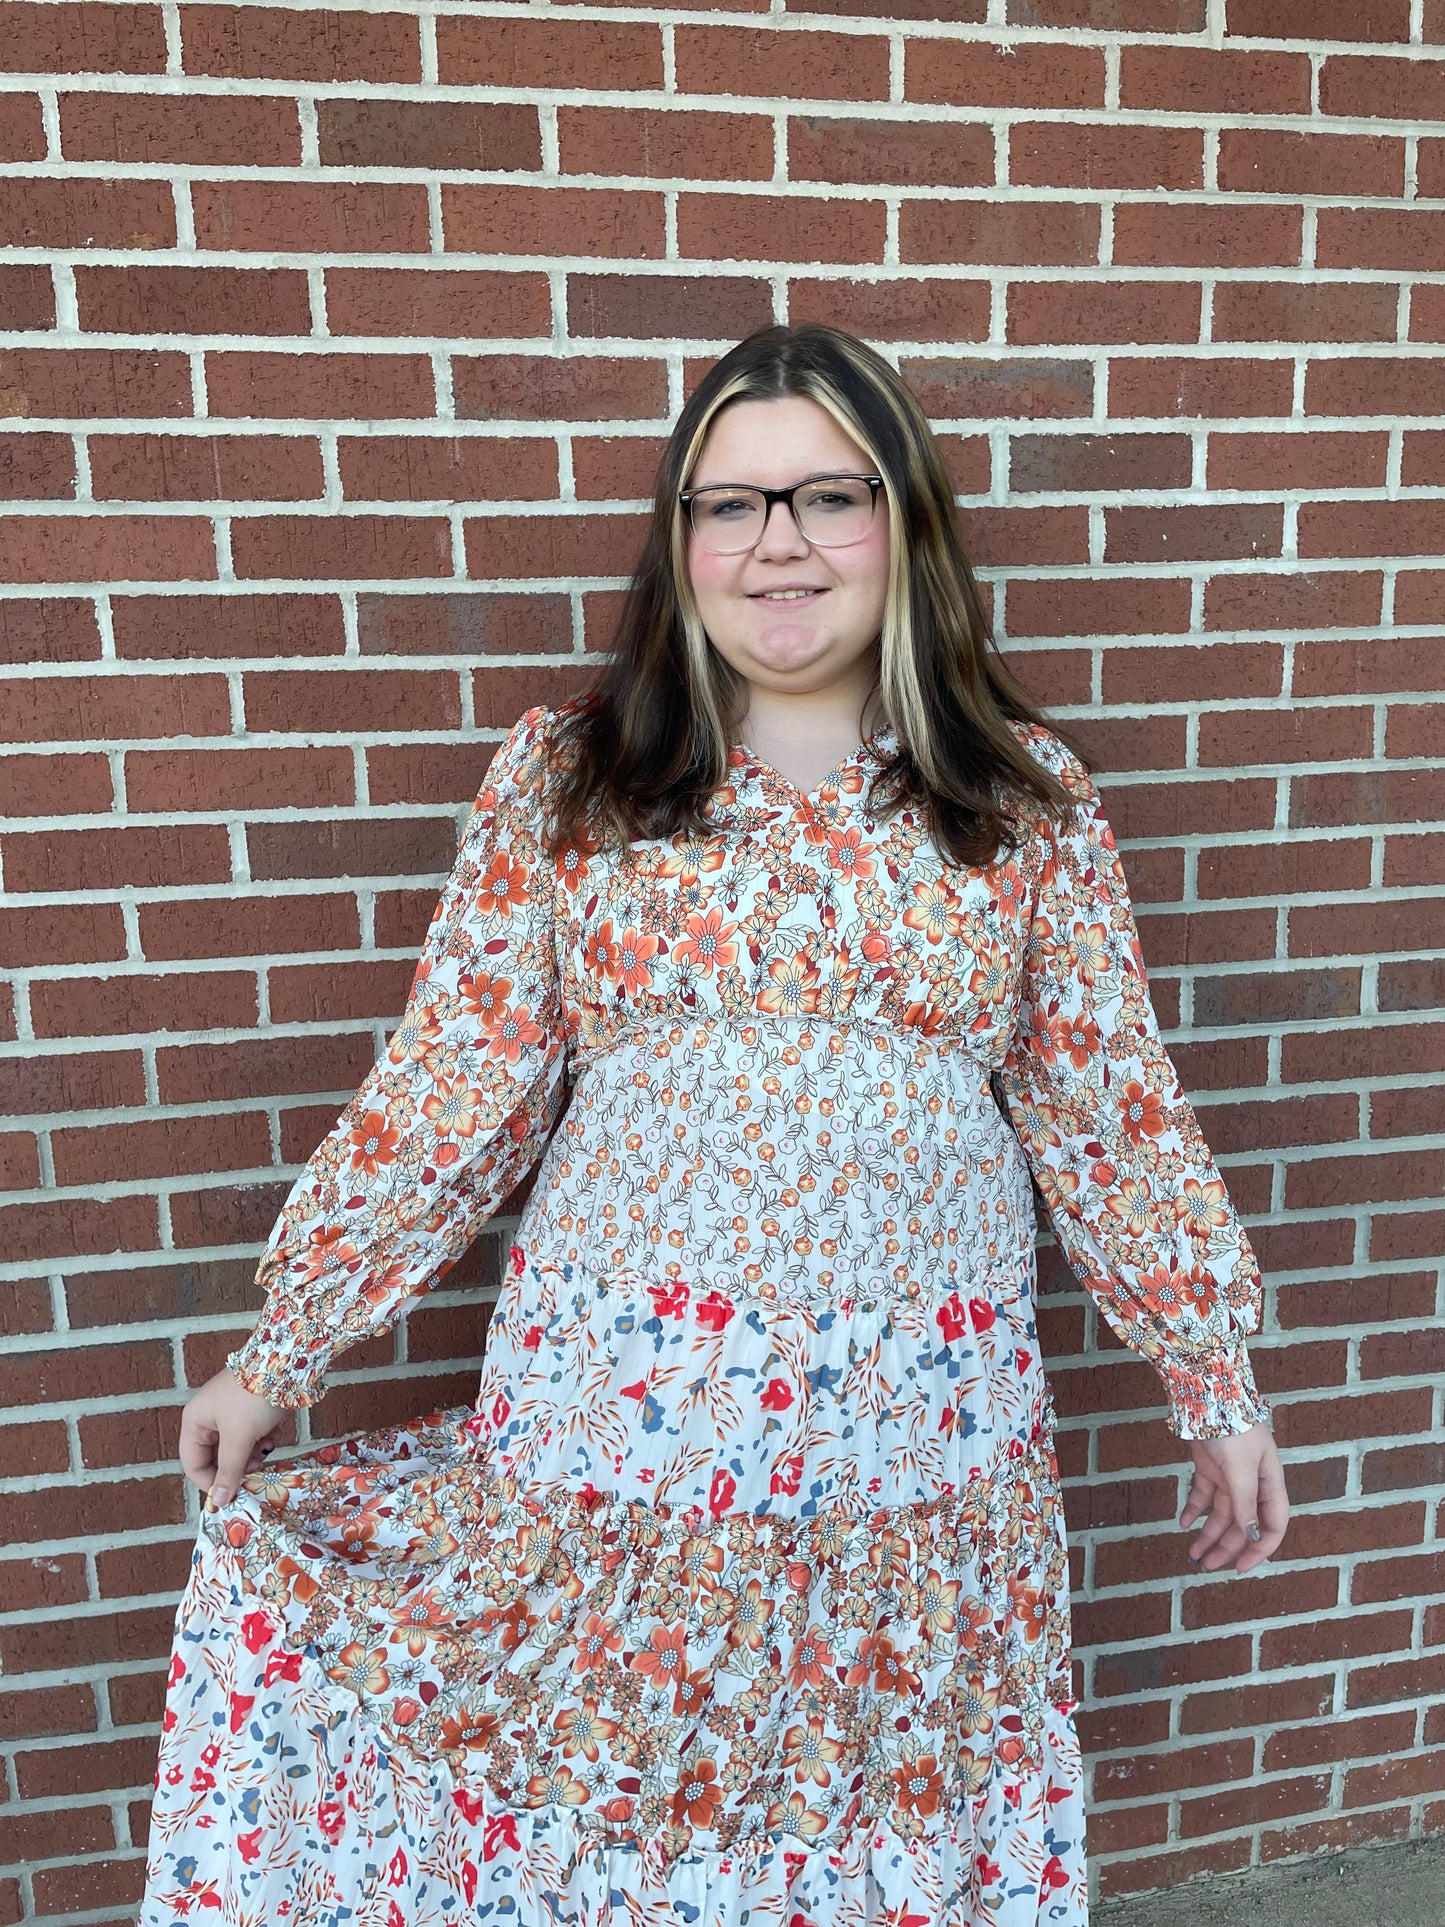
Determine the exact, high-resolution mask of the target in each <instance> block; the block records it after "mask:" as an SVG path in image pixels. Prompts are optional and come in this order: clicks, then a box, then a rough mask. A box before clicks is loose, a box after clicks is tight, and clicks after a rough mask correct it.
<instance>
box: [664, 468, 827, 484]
mask: <svg viewBox="0 0 1445 1927" xmlns="http://www.w3.org/2000/svg"><path fill="white" fill-rule="evenodd" d="M864 472H865V471H864V470H862V469H852V468H815V469H814V470H813V471H812V472H811V473H810V474H808V475H801V476H799V478H798V480H797V481H796V482H783V483H781V484H780V486H781V487H783V488H801V487H802V486H803V484H804V482H826V481H827V480H828V479H829V477H830V476H836V475H861V474H863V473H864ZM688 486H689V487H690V488H766V487H767V486H768V484H767V483H766V482H691V483H689V484H688Z"/></svg>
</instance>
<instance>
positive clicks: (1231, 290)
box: [1212, 281, 1399, 488]
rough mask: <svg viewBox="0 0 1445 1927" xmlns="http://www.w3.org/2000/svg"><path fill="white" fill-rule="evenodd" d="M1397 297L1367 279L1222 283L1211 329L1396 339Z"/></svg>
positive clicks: (1234, 336)
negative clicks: (1309, 282)
mask: <svg viewBox="0 0 1445 1927" xmlns="http://www.w3.org/2000/svg"><path fill="white" fill-rule="evenodd" d="M1398 301H1399V294H1398V290H1397V289H1395V288H1391V287H1386V286H1384V285H1383V284H1380V283H1375V282H1369V281H1364V282H1361V281H1348V282H1346V281H1341V282H1333V283H1326V284H1325V285H1323V286H1313V285H1310V284H1307V283H1293V284H1292V283H1290V282H1285V281H1222V282H1220V284H1219V285H1218V286H1217V287H1216V288H1215V290H1214V322H1213V329H1212V332H1213V336H1214V339H1215V340H1216V341H1304V342H1315V341H1393V340H1394V339H1395V332H1396V311H1397V306H1398ZM1272 438H1273V431H1272V434H1271V439H1272ZM1309 439H1310V440H1313V441H1318V440H1322V439H1323V440H1328V437H1327V436H1324V437H1322V436H1321V435H1320V434H1319V432H1318V431H1314V432H1312V433H1311V434H1310V436H1309ZM1349 486H1352V487H1356V488H1357V487H1359V486H1360V484H1359V482H1358V481H1354V482H1352V483H1351V484H1350V485H1349Z"/></svg>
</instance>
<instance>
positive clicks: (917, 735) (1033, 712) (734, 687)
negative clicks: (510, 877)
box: [548, 322, 1089, 864]
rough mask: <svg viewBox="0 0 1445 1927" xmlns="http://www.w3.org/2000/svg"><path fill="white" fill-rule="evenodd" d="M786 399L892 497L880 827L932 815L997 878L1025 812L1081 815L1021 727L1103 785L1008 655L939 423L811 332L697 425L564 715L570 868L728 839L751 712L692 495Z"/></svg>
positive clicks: (791, 330) (741, 362) (721, 396)
mask: <svg viewBox="0 0 1445 1927" xmlns="http://www.w3.org/2000/svg"><path fill="white" fill-rule="evenodd" d="M785 395H802V396H806V397H807V398H808V399H810V400H812V401H815V402H817V403H818V404H819V405H820V406H821V407H823V408H826V409H827V410H828V413H829V414H830V415H832V416H833V418H834V420H835V421H837V422H838V424H839V425H840V427H842V428H843V429H844V430H845V431H846V432H847V433H848V434H849V435H851V436H852V437H853V439H854V440H855V441H856V442H857V443H858V444H859V446H860V447H861V448H862V449H863V450H864V451H865V453H866V454H867V457H868V459H869V461H870V462H872V463H873V464H874V470H875V473H877V474H879V475H881V476H882V477H883V480H884V488H883V490H882V491H881V493H882V494H883V496H884V498H885V500H886V502H887V512H888V517H889V534H890V564H889V583H888V595H887V602H886V606H885V611H884V617H883V627H882V632H881V637H880V648H879V663H878V675H877V678H876V680H875V683H874V690H876V692H877V694H878V699H879V706H880V707H881V710H882V712H883V716H884V718H885V719H886V721H887V722H889V723H891V724H892V726H893V728H894V730H895V731H896V733H897V738H898V743H897V750H896V753H895V754H894V755H892V756H890V757H888V758H886V759H885V760H884V762H883V764H882V767H880V768H879V769H878V770H877V771H876V773H875V775H874V778H873V784H872V789H871V791H870V794H869V798H868V804H869V808H870V812H871V813H872V814H874V815H879V816H887V815H892V814H893V813H895V812H896V811H897V810H900V809H903V808H905V807H912V808H914V809H916V810H917V811H918V813H919V815H920V817H921V818H922V820H923V822H924V823H925V825H926V827H927V828H928V830H929V832H930V834H931V835H932V836H933V838H934V840H935V842H936V843H937V845H938V848H939V850H940V851H941V852H942V853H943V854H944V855H945V856H946V857H947V858H948V859H949V860H950V861H952V862H954V863H957V864H986V863H990V862H992V861H994V860H995V859H996V857H997V856H998V854H999V853H1000V850H1001V849H1009V850H1011V849H1013V848H1015V847H1016V846H1017V841H1018V837H1017V827H1016V823H1015V821H1014V820H1013V812H1012V810H1011V808H1010V803H1011V801H1012V800H1013V799H1015V798H1022V799H1023V800H1024V801H1027V800H1028V799H1029V798H1030V797H1032V798H1033V799H1035V800H1036V801H1037V802H1038V803H1041V804H1042V805H1043V806H1044V807H1045V809H1046V810H1047V811H1048V812H1049V813H1050V814H1051V815H1056V816H1059V817H1064V816H1066V815H1067V814H1068V813H1069V811H1070V810H1071V808H1072V805H1073V801H1074V799H1073V798H1072V797H1071V795H1070V794H1069V792H1068V791H1067V790H1066V788H1065V787H1064V785H1063V784H1062V783H1061V782H1060V781H1059V779H1058V778H1057V777H1056V776H1055V775H1054V774H1053V772H1052V771H1051V770H1048V769H1045V768H1044V767H1042V765H1041V764H1040V763H1038V762H1037V761H1036V760H1035V759H1034V758H1033V757H1032V756H1030V755H1029V754H1028V751H1027V750H1026V749H1025V748H1024V746H1023V744H1022V743H1021V742H1020V740H1019V738H1018V736H1017V734H1016V733H1015V732H1014V731H1013V730H1012V729H1011V728H1010V727H1009V718H1013V719H1015V720H1017V721H1023V722H1031V723H1038V724H1042V725H1044V726H1045V727H1046V728H1048V729H1050V730H1052V731H1053V732H1054V734H1055V735H1057V736H1059V737H1060V739H1061V740H1063V741H1064V742H1065V744H1066V747H1068V748H1070V749H1072V750H1073V752H1074V754H1075V755H1077V756H1078V757H1079V760H1080V761H1081V762H1084V765H1085V768H1086V769H1087V768H1088V767H1089V765H1088V764H1087V762H1085V759H1084V758H1083V756H1082V754H1081V753H1080V752H1079V750H1078V749H1077V748H1076V747H1075V745H1073V744H1072V743H1069V742H1068V740H1067V738H1065V737H1064V734H1063V731H1062V730H1060V729H1059V728H1058V726H1057V725H1056V724H1055V723H1053V722H1051V721H1050V720H1049V719H1048V718H1047V717H1046V716H1045V715H1044V714H1043V712H1042V711H1041V710H1040V709H1039V708H1037V707H1036V705H1035V704H1034V703H1033V702H1032V701H1031V700H1030V699H1029V697H1028V696H1027V695H1026V694H1025V692H1024V691H1023V689H1022V688H1021V687H1020V685H1019V684H1018V683H1017V682H1016V681H1015V680H1014V678H1013V676H1012V675H1011V673H1010V672H1009V670H1008V669H1007V668H1006V667H1005V665H1004V662H1003V659H1002V657H1001V656H1000V655H999V652H998V649H997V646H996V644H995V642H994V639H993V636H992V633H991V630H990V627H989V623H988V619H987V617H986V616H985V614H984V609H983V604H982V601H981V599H980V596H979V592H978V586H977V583H976V582H975V580H974V576H973V571H972V569H971V568H970V566H969V562H968V557H967V555H966V554H965V552H964V546H963V539H962V535H961V533H960V530H959V525H958V515H957V511H956V508H955V505H954V500H953V486H952V483H951V481H950V479H949V475H948V471H947V469H946V468H945V466H944V462H943V456H942V453H941V452H940V450H939V447H938V443H937V441H936V440H935V439H934V435H933V431H932V429H931V428H930V427H929V425H928V420H927V417H926V416H925V415H924V413H923V410H922V407H921V406H920V404H919V402H918V400H917V399H916V397H915V396H914V395H913V393H912V391H911V390H910V389H909V388H908V387H907V385H906V384H905V383H904V382H903V380H902V379H901V378H900V377H899V375H898V374H897V373H896V372H895V371H894V370H893V369H892V368H891V367H890V366H889V365H888V363H887V362H886V361H885V360H884V359H883V357H882V356H881V355H880V354H878V352H877V351H876V350H875V349H873V348H871V347H869V346H868V344H867V343H866V342H863V341H860V340H858V339H857V338H856V337H855V336H853V335H849V334H845V333H843V331H842V330H841V329H838V328H832V327H828V326H827V325H825V324H824V323H822V322H808V323H805V324H803V325H802V326H799V327H785V326H782V325H779V326H776V327H770V328H761V329H759V330H758V331H757V333H755V334H751V335H749V336H748V337H747V338H746V340H744V341H741V342H739V343H738V345H737V346H736V347H735V348H731V349H729V351H728V352H727V353H726V354H725V355H723V356H721V357H720V359H719V360H717V361H716V362H714V363H713V365H712V367H711V368H709V369H708V370H707V372H706V373H705V374H704V375H703V377H702V379H701V381H700V382H699V383H698V385H697V387H696V388H695V389H694V391H693V393H692V394H691V396H690V397H689V398H688V400H687V402H686V404H685V405H684V407H683V409H682V412H681V413H680V414H679V416H678V418H677V421H676V423H675V425H674V427H673V429H672V433H671V434H670V435H669V437H668V440H667V446H666V448H665V449H664V450H663V453H662V459H661V461H660V463H659V465H658V471H657V489H656V494H655V497H654V501H653V508H652V522H651V527H650V529H649V531H648V535H647V540H646V542H645V544H644V546H643V550H642V555H641V558H640V560H639V561H638V564H637V567H636V570H635V571H634V573H633V576H632V580H631V583H630V585H629V587H628V590H627V593H626V597H625V600H624V603H623V607H622V611H621V615H620V618H619V620H618V624H617V628H616V630H615V633H614V643H613V650H612V655H611V660H610V663H609V665H608V667H607V668H606V669H604V670H603V671H602V673H601V674H600V676H599V677H598V679H597V681H596V682H595V683H594V684H593V686H592V687H591V688H590V689H589V690H588V691H586V692H585V694H584V695H582V696H580V697H576V698H574V699H573V700H572V701H570V702H568V703H566V704H564V705H562V706H561V708H560V710H559V711H558V713H557V714H558V720H557V734H556V747H557V749H559V750H560V751H561V754H560V755H559V756H558V774H557V780H556V784H555V791H554V798H553V803H552V808H553V812H554V815H553V822H552V825H551V829H550V833H549V836H548V848H549V851H550V853H551V854H553V855H556V854H557V853H558V852H559V851H560V850H561V849H563V848H565V847H567V846H568V845H569V844H572V843H584V844H587V845H592V844H594V843H599V842H610V841H614V840H615V841H618V842H621V843H624V844H625V843H627V842H629V841H631V840H632V839H633V838H635V837H665V836H671V835H674V834H675V833H676V832H678V831H679V830H686V831H689V832H691V833H697V834H707V833H708V832H709V828H710V826H709V824H708V823H707V821H706V819H705V817H704V815H703V809H704V806H705V805H706V804H707V803H708V801H709V800H710V799H711V797H712V795H713V793H714V791H715V790H716V789H717V788H718V786H719V785H720V784H722V783H723V782H725V781H726V780H727V774H726V773H727V752H728V746H729V744H730V743H731V742H732V741H733V739H734V736H735V734H736V731H737V728H738V725H739V724H740V722H741V720H742V717H743V715H744V714H745V712H746V710H747V693H748V692H747V685H746V681H745V679H744V678H743V677H742V676H740V675H739V674H738V673H737V671H736V670H734V669H733V667H732V665H731V664H730V663H729V662H728V661H727V660H726V658H725V657H724V656H723V655H722V654H721V653H720V652H719V651H718V650H717V649H715V648H714V647H713V645H712V644H711V643H710V642H709V641H708V639H707V636H706V634H705V632H704V630H703V626H702V622H701V620H700V618H699V616H698V612H697V606H696V603H695V602H694V599H693V596H692V590H691V585H690V582H689V578H688V569H687V550H686V527H685V523H684V517H683V510H682V508H681V506H680V504H679V502H678V492H679V490H681V489H682V488H683V487H684V486H685V485H686V481H687V477H688V476H689V475H690V474H691V472H692V470H693V467H694V465H695V463H696V462H697V459H698V456H699V453H700V451H701V449H702V445H703V441H704V439H705V437H706V435H707V432H708V429H709V428H710V427H711V425H712V423H713V421H714V419H715V418H716V416H717V414H718V411H719V410H720V409H722V408H724V407H726V406H727V405H728V404H729V403H730V402H735V401H741V400H744V399H747V400H769V399H772V398H775V397H778V396H785ZM873 693H874V692H873V690H870V692H869V694H870V697H871V696H872V694H873ZM865 709H866V704H865ZM584 814H585V815H586V816H587V817H588V819H589V823H590V828H589V829H588V830H585V831H584V829H583V818H584Z"/></svg>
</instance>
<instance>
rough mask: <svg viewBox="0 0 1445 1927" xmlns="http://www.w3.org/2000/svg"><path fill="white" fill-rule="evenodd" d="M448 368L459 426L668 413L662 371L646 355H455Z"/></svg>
mask: <svg viewBox="0 0 1445 1927" xmlns="http://www.w3.org/2000/svg"><path fill="white" fill-rule="evenodd" d="M452 367H453V384H454V387H455V394H456V411H457V414H458V416H459V417H460V418H461V419H462V420H463V421H508V420H511V421H567V420H569V419H575V418H576V417H578V416H582V417H583V418H584V419H586V420H588V421H601V420H607V419H611V420H621V421H628V420H636V419H638V418H639V417H640V418H644V419H649V418H654V417H657V416H661V415H665V414H666V412H667V371H666V368H665V367H664V365H663V363H662V362H661V361H658V360H654V359H652V358H651V357H650V356H649V357H646V358H636V359H634V358H630V357H629V358H620V357H613V356H608V355H566V356H559V355H517V354H513V355H458V356H456V358H455V359H454V361H453V364H452Z"/></svg>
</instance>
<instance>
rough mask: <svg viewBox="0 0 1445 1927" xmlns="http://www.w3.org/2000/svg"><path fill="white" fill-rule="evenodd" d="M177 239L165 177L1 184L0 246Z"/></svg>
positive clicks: (158, 243)
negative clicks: (162, 178) (160, 179)
mask: <svg viewBox="0 0 1445 1927" xmlns="http://www.w3.org/2000/svg"><path fill="white" fill-rule="evenodd" d="M175 241H176V211H175V202H174V201H173V200H172V198H171V190H170V187H169V185H168V184H167V183H166V182H165V181H159V180H141V181H126V180H107V179H102V178H100V177H98V176H93V175H77V176H70V177H67V176H64V175H59V176H47V175H42V174H35V175H12V176H11V178H10V179H9V180H7V181H3V182H0V247H7V248H166V247H174V246H175ZM71 352H74V351H73V350H72V351H71Z"/></svg>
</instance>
